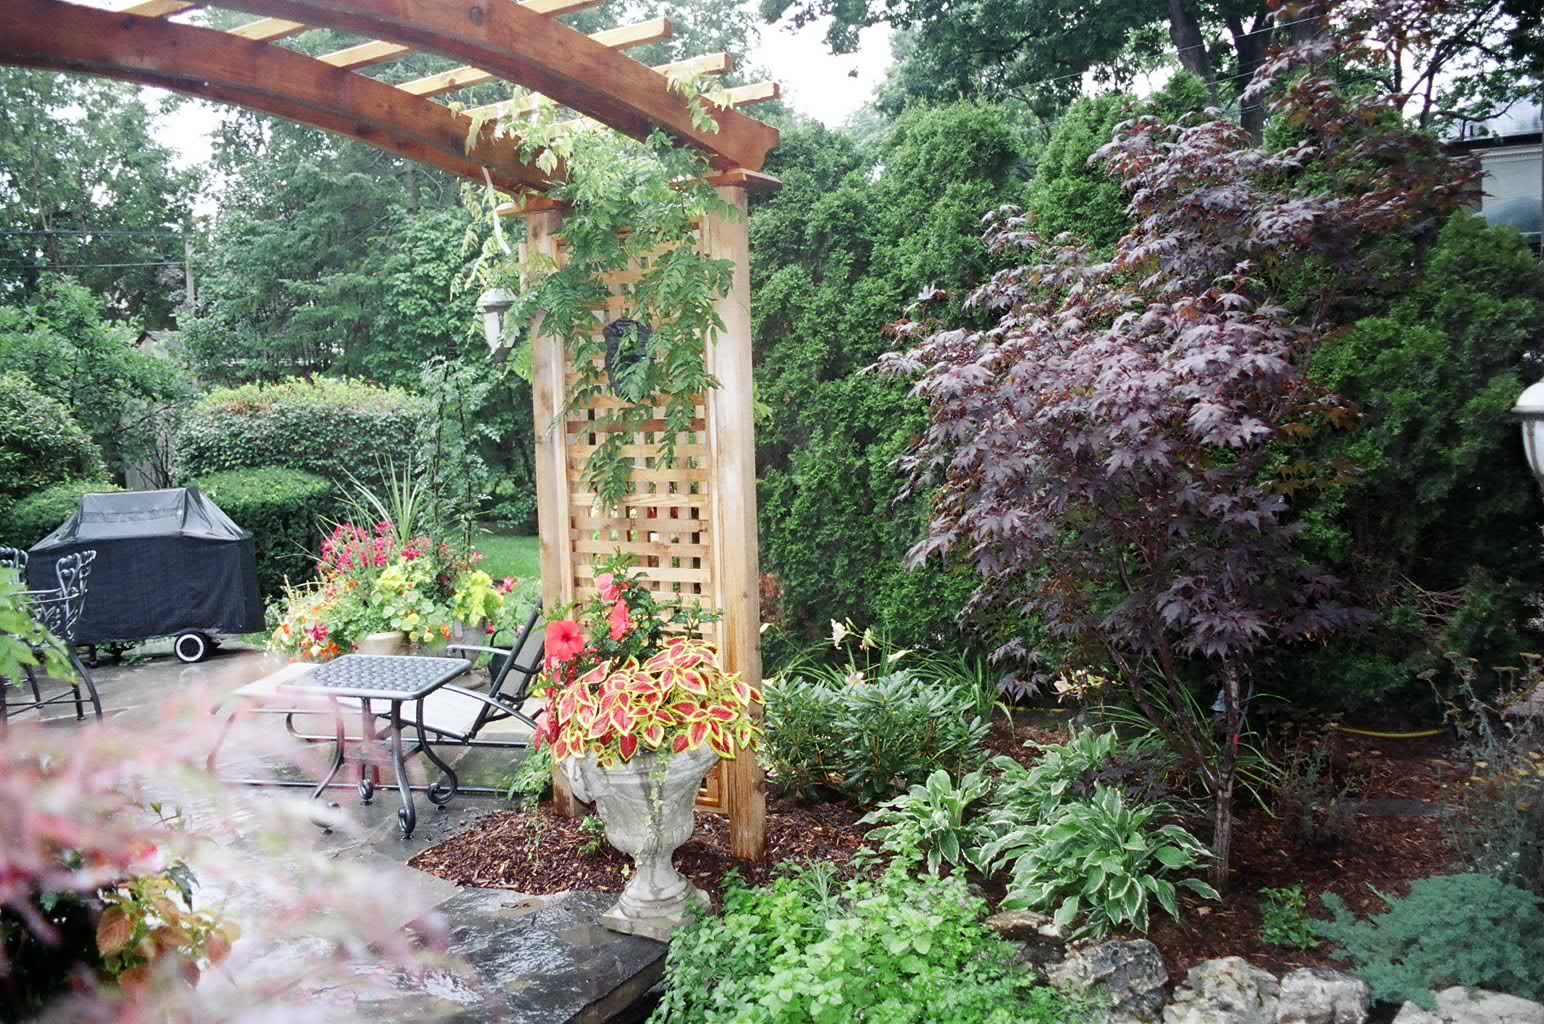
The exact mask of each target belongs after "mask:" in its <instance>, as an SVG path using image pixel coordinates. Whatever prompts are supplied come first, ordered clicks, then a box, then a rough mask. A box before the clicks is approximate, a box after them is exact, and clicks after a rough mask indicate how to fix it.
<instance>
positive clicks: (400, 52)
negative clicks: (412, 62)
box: [316, 39, 413, 68]
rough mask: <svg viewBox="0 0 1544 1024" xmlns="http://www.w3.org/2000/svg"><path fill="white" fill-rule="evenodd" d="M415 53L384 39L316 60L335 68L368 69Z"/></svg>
mask: <svg viewBox="0 0 1544 1024" xmlns="http://www.w3.org/2000/svg"><path fill="white" fill-rule="evenodd" d="M412 52H413V48H412V47H411V46H403V45H402V44H401V43H388V42H386V41H385V40H382V39H372V40H370V41H369V42H367V43H360V44H359V45H358V46H348V47H345V48H343V49H341V50H334V51H332V52H331V53H324V54H322V55H321V56H320V57H318V58H316V59H317V60H319V61H321V62H322V63H323V64H331V65H332V66H333V67H335V68H367V67H370V66H372V65H375V64H384V63H385V62H386V61H389V60H396V59H397V58H398V57H405V56H406V55H408V54H410V53H412Z"/></svg>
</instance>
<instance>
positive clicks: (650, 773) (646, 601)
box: [536, 561, 762, 941]
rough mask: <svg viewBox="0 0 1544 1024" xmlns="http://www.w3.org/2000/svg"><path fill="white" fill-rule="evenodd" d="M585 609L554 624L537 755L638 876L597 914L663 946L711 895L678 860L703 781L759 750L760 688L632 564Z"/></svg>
mask: <svg viewBox="0 0 1544 1024" xmlns="http://www.w3.org/2000/svg"><path fill="white" fill-rule="evenodd" d="M596 584H597V589H598V590H599V595H598V596H597V597H596V598H595V599H594V600H593V601H592V602H591V603H590V605H589V607H588V608H587V609H586V610H585V612H584V614H578V615H575V616H573V617H571V618H564V619H560V620H558V621H554V622H552V623H551V624H550V625H549V626H548V628H547V638H546V644H547V648H546V649H547V664H546V670H545V673H544V675H543V680H542V684H541V685H542V689H541V693H542V694H543V695H544V696H545V697H546V701H547V709H546V715H545V716H544V717H543V719H542V724H541V727H540V728H539V729H538V731H537V735H536V748H537V749H540V748H541V747H542V746H543V745H546V744H550V745H551V747H552V754H553V757H554V758H555V759H556V760H557V762H558V763H559V765H561V766H562V770H563V772H564V773H565V775H566V776H567V777H568V780H569V782H570V784H571V785H572V786H573V789H574V794H575V796H577V797H578V798H579V799H581V800H584V801H593V802H594V803H595V805H596V808H597V810H598V811H599V813H600V816H601V818H602V819H603V820H604V821H605V823H606V838H607V840H608V841H609V842H610V843H611V845H612V846H614V847H616V848H617V849H618V850H621V851H622V852H623V853H626V854H628V855H629V856H630V857H632V859H633V863H634V864H635V866H636V868H637V870H635V871H634V872H633V875H632V878H631V879H629V880H628V883H627V888H626V889H625V890H623V892H622V896H621V898H620V899H619V900H618V901H617V903H616V905H615V906H614V907H612V908H611V909H610V910H608V911H607V912H606V913H605V914H604V915H602V916H601V919H600V920H601V924H603V925H605V926H606V927H607V928H610V929H612V930H613V931H619V932H626V933H629V934H634V935H644V936H647V937H649V938H653V939H658V940H660V941H665V940H667V939H669V938H670V935H671V934H672V933H673V932H674V931H675V930H676V929H677V928H678V927H680V925H681V924H682V922H683V921H684V920H685V917H686V913H687V908H688V907H690V906H692V905H694V904H702V905H705V904H706V903H707V896H706V894H704V893H703V892H702V890H700V889H698V888H697V887H696V886H694V885H692V883H691V882H690V881H689V880H688V879H687V878H686V877H685V876H684V875H682V874H681V873H680V872H679V871H677V870H676V869H675V866H674V865H673V864H672V863H671V857H672V855H673V854H674V853H675V851H676V848H677V847H679V846H680V845H681V844H682V843H684V842H686V840H687V839H688V838H689V837H690V836H691V834H692V829H693V827H694V825H695V821H694V818H693V806H694V804H695V803H696V794H697V790H698V789H699V788H701V786H702V780H703V777H704V776H705V775H706V774H707V773H708V771H709V769H711V768H712V767H713V765H714V764H715V763H717V761H718V759H719V758H721V757H722V758H733V757H736V756H738V755H740V754H741V753H743V752H745V751H750V750H754V749H755V746H756V744H757V742H758V740H759V737H760V731H761V730H760V724H759V723H758V721H757V719H756V718H755V716H754V715H753V713H752V708H753V706H754V705H756V704H759V703H761V702H762V697H761V693H760V692H759V691H758V690H757V689H756V688H755V687H753V686H751V685H750V684H748V683H746V682H745V681H744V680H742V679H741V678H740V677H739V676H738V675H735V674H732V673H728V672H725V671H723V668H722V666H721V665H720V663H719V658H718V650H717V649H716V648H715V647H714V646H713V645H712V644H710V643H708V642H707V641H705V640H703V639H701V638H700V637H699V636H698V635H696V633H697V627H698V625H699V624H700V623H701V621H702V620H703V616H702V614H701V613H700V611H699V610H697V609H696V608H694V607H688V606H683V605H669V606H666V605H661V604H659V603H658V602H657V601H656V600H655V598H654V595H653V594H652V593H651V592H650V591H649V590H648V589H647V587H645V586H644V584H643V581H642V579H641V578H639V577H636V576H633V575H630V574H629V573H628V572H627V563H626V562H625V561H619V562H614V563H612V569H611V571H608V572H605V573H603V574H602V575H600V576H598V577H597V578H596Z"/></svg>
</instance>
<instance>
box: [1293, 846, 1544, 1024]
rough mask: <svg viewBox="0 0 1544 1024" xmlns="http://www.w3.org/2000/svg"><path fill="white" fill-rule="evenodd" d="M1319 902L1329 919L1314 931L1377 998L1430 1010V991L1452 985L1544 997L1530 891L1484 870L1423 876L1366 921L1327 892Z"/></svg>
mask: <svg viewBox="0 0 1544 1024" xmlns="http://www.w3.org/2000/svg"><path fill="white" fill-rule="evenodd" d="M1322 899H1323V902H1324V905H1325V907H1327V908H1328V909H1329V911H1330V913H1331V914H1333V915H1334V917H1333V919H1332V920H1330V921H1328V922H1318V923H1317V925H1316V927H1317V930H1318V933H1319V934H1320V935H1322V936H1323V937H1324V938H1326V939H1328V940H1329V941H1330V942H1332V943H1334V945H1335V950H1334V953H1335V956H1337V957H1342V958H1344V959H1347V960H1350V961H1351V962H1352V964H1353V965H1354V967H1355V970H1356V972H1357V973H1358V974H1360V975H1361V976H1362V977H1363V978H1365V979H1366V980H1367V984H1368V985H1370V986H1371V987H1372V997H1373V998H1374V999H1376V1000H1378V1001H1380V1002H1390V1003H1401V1002H1404V1001H1406V1000H1411V1001H1414V1002H1416V1003H1419V1004H1420V1005H1422V1006H1425V1007H1428V1008H1430V1007H1431V1006H1432V1005H1433V1003H1434V1001H1433V999H1432V993H1433V991H1434V990H1441V989H1444V988H1448V987H1451V986H1453V985H1465V986H1471V987H1475V988H1485V989H1490V990H1492V991H1495V992H1505V993H1508V994H1510V995H1516V996H1522V997H1523V998H1525V999H1540V998H1544V974H1540V972H1539V962H1540V955H1541V954H1544V912H1541V911H1540V909H1539V903H1538V900H1537V899H1535V898H1534V897H1533V896H1532V895H1531V894H1530V893H1527V892H1524V891H1523V890H1521V889H1518V888H1515V887H1514V886H1510V885H1506V884H1505V883H1503V882H1499V881H1497V880H1496V879H1494V878H1491V877H1489V876H1488V875H1445V876H1440V877H1437V878H1423V879H1421V880H1420V881H1418V882H1416V883H1415V884H1414V885H1412V886H1411V887H1410V895H1408V896H1405V897H1403V898H1402V899H1390V898H1389V897H1387V896H1385V897H1383V901H1384V903H1386V904H1387V905H1388V910H1387V911H1385V912H1384V913H1382V914H1377V915H1374V916H1373V917H1370V918H1368V919H1367V920H1365V921H1359V920H1357V919H1356V917H1355V916H1354V915H1352V913H1351V912H1350V911H1349V910H1348V909H1347V908H1346V905H1345V903H1344V902H1342V901H1341V899H1340V898H1339V897H1338V896H1336V895H1335V894H1334V893H1328V894H1326V895H1325V896H1323V897H1322Z"/></svg>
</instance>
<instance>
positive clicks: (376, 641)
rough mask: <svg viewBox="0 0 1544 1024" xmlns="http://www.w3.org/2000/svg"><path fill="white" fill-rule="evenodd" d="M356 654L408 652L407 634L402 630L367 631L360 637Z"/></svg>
mask: <svg viewBox="0 0 1544 1024" xmlns="http://www.w3.org/2000/svg"><path fill="white" fill-rule="evenodd" d="M354 653H355V654H406V653H407V635H406V634H405V633H403V632H401V631H400V630H391V631H389V632H385V633H367V634H365V636H364V637H363V638H361V639H360V641H359V644H358V646H357V647H356V648H355V651H354Z"/></svg>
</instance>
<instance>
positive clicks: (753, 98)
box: [725, 82, 783, 107]
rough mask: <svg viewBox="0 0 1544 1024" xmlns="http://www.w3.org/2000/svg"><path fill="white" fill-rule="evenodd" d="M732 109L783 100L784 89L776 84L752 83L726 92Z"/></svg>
mask: <svg viewBox="0 0 1544 1024" xmlns="http://www.w3.org/2000/svg"><path fill="white" fill-rule="evenodd" d="M725 95H726V96H727V97H728V99H729V105H730V106H731V107H749V106H754V105H755V104H757V103H771V102H772V101H773V100H780V99H782V98H783V87H782V86H780V85H778V84H777V83H776V82H752V83H751V84H750V85H737V86H735V87H734V88H732V89H727V90H725Z"/></svg>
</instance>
